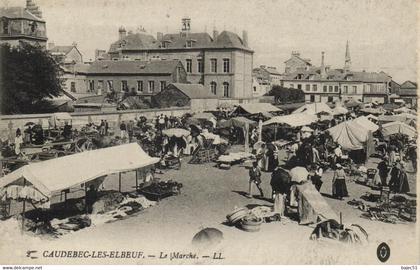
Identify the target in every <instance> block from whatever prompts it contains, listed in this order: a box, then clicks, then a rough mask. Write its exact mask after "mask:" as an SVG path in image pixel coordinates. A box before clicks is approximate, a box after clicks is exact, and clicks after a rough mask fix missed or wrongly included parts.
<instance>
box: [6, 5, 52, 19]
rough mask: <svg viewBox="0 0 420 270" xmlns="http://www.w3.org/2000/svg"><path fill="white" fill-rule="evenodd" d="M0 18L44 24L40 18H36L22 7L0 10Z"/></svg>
mask: <svg viewBox="0 0 420 270" xmlns="http://www.w3.org/2000/svg"><path fill="white" fill-rule="evenodd" d="M0 17H6V18H9V19H27V20H31V21H37V22H45V21H44V20H42V19H41V18H38V17H37V16H35V15H34V14H32V13H31V12H29V11H28V10H27V9H26V8H24V7H9V8H0Z"/></svg>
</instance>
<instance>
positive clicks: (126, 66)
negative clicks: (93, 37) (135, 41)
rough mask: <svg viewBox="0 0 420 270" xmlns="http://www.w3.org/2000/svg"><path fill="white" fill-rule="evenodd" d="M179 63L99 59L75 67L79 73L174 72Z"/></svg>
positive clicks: (172, 61)
mask: <svg viewBox="0 0 420 270" xmlns="http://www.w3.org/2000/svg"><path fill="white" fill-rule="evenodd" d="M179 63H180V62H179V60H159V61H151V62H147V61H137V60H136V61H131V60H130V61H128V60H118V61H115V60H99V61H94V62H92V63H91V64H76V65H75V67H74V68H75V72H76V73H79V74H172V73H173V72H174V71H175V68H176V67H177V65H178V64H179Z"/></svg>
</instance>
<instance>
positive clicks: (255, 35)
mask: <svg viewBox="0 0 420 270" xmlns="http://www.w3.org/2000/svg"><path fill="white" fill-rule="evenodd" d="M35 2H36V3H37V4H38V5H39V6H40V7H41V10H42V12H43V16H44V19H45V20H46V22H47V34H48V38H49V41H50V42H54V43H55V44H57V45H69V44H71V43H72V42H73V41H75V42H77V44H78V47H79V49H80V50H81V52H82V53H83V55H84V59H85V60H89V58H93V55H94V50H95V49H96V48H99V49H106V50H108V48H109V45H110V44H111V43H112V42H114V41H116V40H117V38H118V28H119V26H121V25H124V26H125V27H126V28H127V30H133V31H135V30H136V28H137V27H139V26H143V27H144V28H145V29H146V31H147V32H149V33H151V34H153V35H155V36H156V32H159V31H160V32H178V31H179V30H180V27H181V18H182V17H183V16H189V17H190V18H191V21H192V23H191V27H192V31H194V32H202V31H205V30H207V32H209V33H211V32H212V31H213V27H216V28H217V30H219V32H221V31H222V30H224V29H226V30H229V31H232V32H237V33H238V34H240V35H241V34H242V30H243V29H245V30H247V31H248V36H249V43H250V46H251V48H252V49H253V50H254V51H255V54H254V66H258V65H262V64H265V65H270V66H276V67H277V68H279V69H280V70H282V71H283V70H284V61H286V60H287V59H288V57H289V56H290V53H291V52H292V51H294V50H296V51H300V53H301V56H302V57H304V58H310V59H312V63H313V64H315V65H319V63H320V58H321V51H325V53H326V63H327V64H329V65H331V66H332V67H336V68H342V67H343V64H344V54H345V44H346V41H347V40H349V42H350V52H351V59H352V63H353V69H355V70H363V69H365V70H369V71H380V70H383V71H385V72H387V73H389V74H390V75H391V76H392V77H393V78H394V79H395V80H396V81H397V82H402V81H405V80H416V11H417V5H416V2H415V0H353V1H347V0H331V1H330V0H318V1H315V0H307V1H305V0H295V1H289V0H265V1H262V0H255V1H252V0H248V1H244V0H242V1H241V0H207V1H202V0H188V1H187V0H185V1H184V0H161V1H160V0H150V1H148V0H118V1H117V0H71V1H69V0H35ZM0 3H1V4H2V5H6V4H7V5H9V6H14V5H22V6H23V5H24V4H25V0H0Z"/></svg>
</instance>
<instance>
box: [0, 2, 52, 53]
mask: <svg viewBox="0 0 420 270" xmlns="http://www.w3.org/2000/svg"><path fill="white" fill-rule="evenodd" d="M6 42H7V43H9V44H11V45H13V46H17V45H19V44H20V43H21V42H26V43H29V44H32V45H35V44H38V45H40V46H41V47H43V48H46V44H47V32H46V28H45V21H44V20H43V19H42V13H41V11H40V9H39V7H38V6H37V5H35V3H33V2H32V0H27V1H26V7H6V8H0V43H6Z"/></svg>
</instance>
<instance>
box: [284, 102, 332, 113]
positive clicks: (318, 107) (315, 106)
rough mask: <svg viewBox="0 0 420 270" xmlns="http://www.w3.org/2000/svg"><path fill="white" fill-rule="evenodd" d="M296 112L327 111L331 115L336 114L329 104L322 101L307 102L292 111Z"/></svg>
mask: <svg viewBox="0 0 420 270" xmlns="http://www.w3.org/2000/svg"><path fill="white" fill-rule="evenodd" d="M296 113H305V114H318V113H327V114H331V115H333V114H334V112H333V110H332V109H331V108H330V107H329V106H328V105H327V104H325V103H322V102H316V103H308V104H305V105H303V106H302V107H300V108H298V109H296V110H295V111H293V112H292V114H296Z"/></svg>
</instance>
